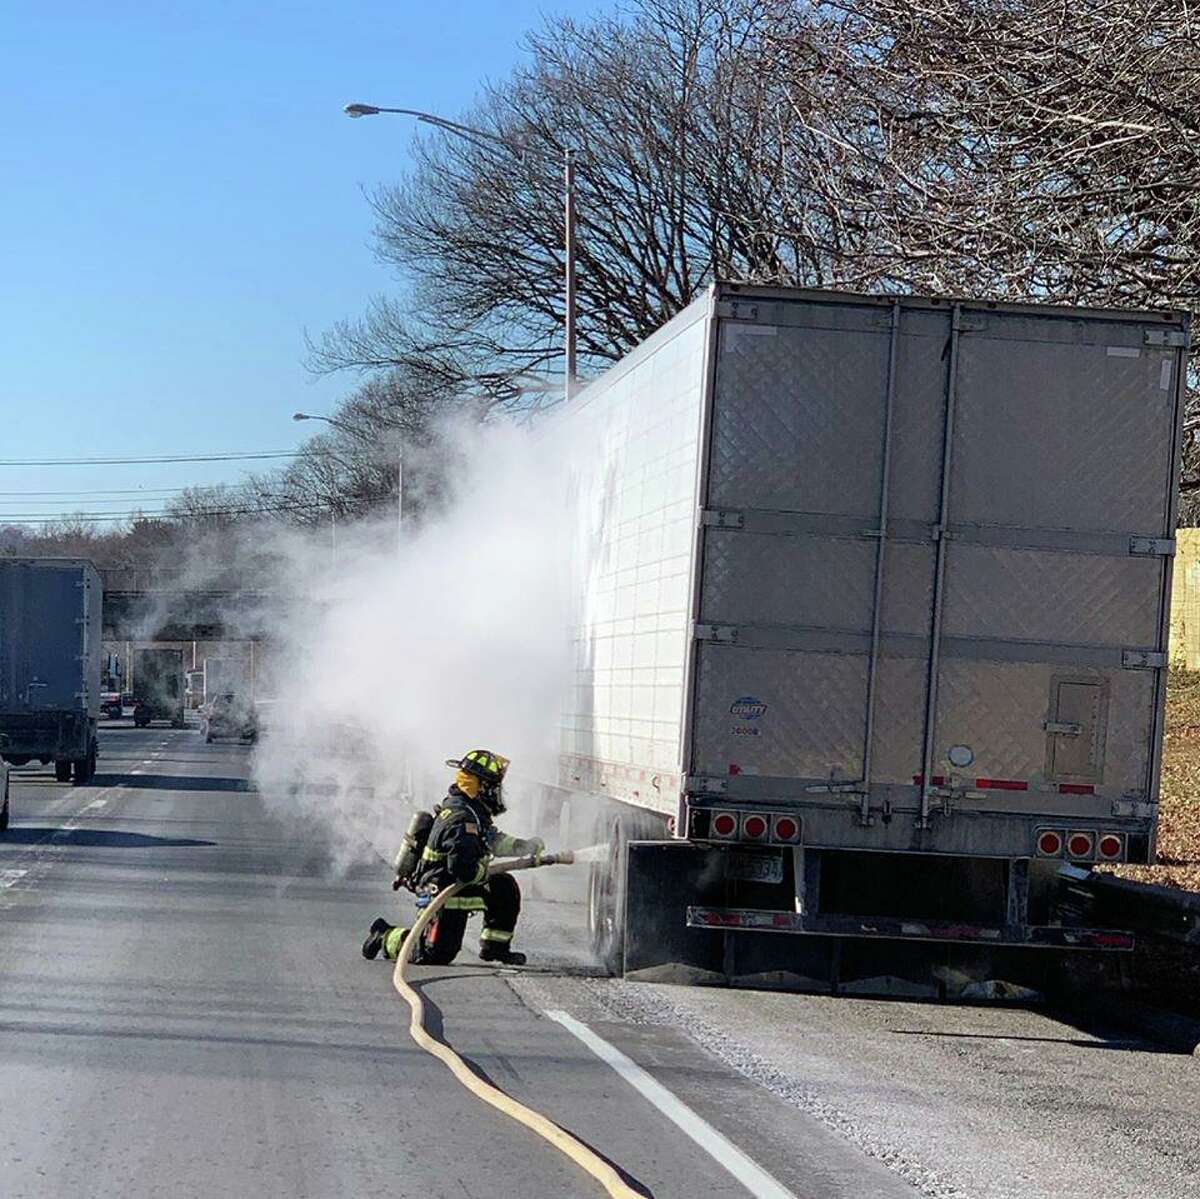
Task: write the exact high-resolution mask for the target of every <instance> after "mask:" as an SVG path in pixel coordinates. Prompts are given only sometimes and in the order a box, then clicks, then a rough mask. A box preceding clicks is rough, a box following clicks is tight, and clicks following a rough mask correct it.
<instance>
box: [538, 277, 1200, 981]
mask: <svg viewBox="0 0 1200 1199" xmlns="http://www.w3.org/2000/svg"><path fill="white" fill-rule="evenodd" d="M1187 344H1188V318H1187V316H1186V314H1184V313H1182V312H1124V311H1092V310H1083V309H1073V308H1058V307H1046V306H1033V305H1013V304H991V303H976V302H970V301H950V300H938V299H920V298H911V297H872V296H857V295H845V294H833V293H823V292H811V291H789V290H780V289H764V288H758V287H748V286H735V285H718V286H716V287H714V288H713V289H712V290H711V292H710V293H709V294H707V295H706V296H704V297H703V298H701V299H699V300H697V301H696V302H695V303H694V304H692V305H691V306H690V307H689V308H688V309H686V310H685V311H684V312H682V313H680V314H679V315H678V316H677V317H676V318H675V319H674V320H672V321H671V322H670V323H669V324H667V325H666V326H665V327H664V328H663V329H661V330H660V331H659V332H658V333H656V334H655V335H654V336H653V337H651V338H650V339H649V340H648V341H647V342H646V343H645V344H644V345H642V346H641V347H639V348H638V349H637V350H636V351H634V352H633V353H631V354H630V355H629V356H628V357H626V358H625V359H623V360H622V361H621V362H619V363H618V364H617V365H616V366H614V367H613V368H612V369H611V370H609V371H608V372H607V373H606V374H605V375H604V376H603V377H602V378H600V379H599V380H597V381H596V382H594V383H592V384H591V385H589V386H588V387H587V388H586V389H584V390H583V392H582V393H581V394H580V395H579V396H578V397H577V398H576V399H575V400H574V401H573V402H572V404H571V405H569V406H568V407H567V408H566V409H564V410H563V412H562V413H561V414H560V415H559V416H558V418H557V420H558V421H559V422H567V424H568V429H567V431H568V432H569V433H573V436H568V437H566V438H559V441H560V442H566V443H569V444H573V445H576V446H577V447H578V451H577V452H574V453H573V454H572V462H571V466H572V470H573V473H574V485H573V487H572V491H573V494H574V495H575V502H576V511H577V516H578V534H579V535H578V539H577V540H578V551H577V555H578V561H577V562H576V564H575V565H576V578H577V580H578V585H577V588H576V597H577V601H578V604H579V611H578V613H577V621H576V625H577V634H578V635H577V640H576V651H577V653H576V663H575V672H574V679H573V688H572V691H571V695H572V699H571V701H570V702H569V703H568V705H567V708H568V710H567V712H566V715H565V719H564V721H563V726H562V742H561V748H562V754H561V765H560V776H559V778H558V779H557V780H555V786H554V789H553V795H554V796H555V797H556V801H559V802H562V803H563V805H564V807H565V818H566V819H568V820H569V822H570V824H571V825H572V827H574V828H579V827H581V826H582V825H583V824H585V823H586V822H588V821H593V822H600V823H601V825H602V832H603V834H604V835H605V836H606V837H608V838H610V845H611V846H612V854H611V859H610V860H609V861H608V862H606V863H604V864H602V865H600V866H598V867H597V868H596V869H595V870H594V872H593V879H592V883H591V887H590V892H591V898H590V906H591V922H592V929H593V937H594V940H595V943H596V948H597V950H598V952H599V953H600V954H601V955H602V956H603V957H604V958H605V959H606V960H607V961H608V962H609V964H610V965H611V966H613V967H614V968H616V969H621V968H624V969H625V970H627V971H633V970H636V969H641V968H644V967H653V966H657V965H667V964H670V963H679V962H682V963H685V964H688V965H690V966H692V967H694V968H702V969H707V970H712V971H713V972H715V973H718V974H724V975H725V976H727V977H728V976H730V975H731V974H733V975H736V974H755V973H756V972H757V973H758V974H760V975H762V974H765V973H767V972H770V971H772V970H788V971H791V973H792V974H797V975H801V976H803V975H806V974H808V973H813V972H815V971H817V969H818V967H817V966H816V965H814V963H813V961H812V959H813V958H814V956H818V957H819V956H820V955H822V954H826V955H828V954H836V953H839V952H842V951H841V950H838V949H836V948H835V947H834V944H835V940H836V941H837V942H839V943H845V940H846V938H850V939H851V942H852V945H853V947H854V948H855V949H856V950H858V951H860V952H861V951H862V950H863V942H864V941H866V940H868V939H876V938H882V939H884V940H887V941H896V940H904V939H915V940H921V941H957V942H966V943H969V944H976V945H980V944H981V945H988V946H1003V945H1019V946H1031V945H1040V946H1086V947H1093V948H1099V947H1112V948H1118V947H1128V946H1129V945H1130V944H1131V942H1130V940H1129V939H1128V938H1127V937H1125V936H1124V935H1123V934H1120V933H1105V932H1096V931H1095V930H1085V929H1082V928H1077V927H1071V926H1070V925H1069V924H1064V923H1063V922H1061V920H1060V919H1059V917H1058V914H1057V913H1056V911H1055V910H1054V907H1053V903H1052V896H1053V889H1052V887H1050V886H1049V882H1052V881H1053V878H1054V876H1055V875H1056V874H1057V871H1058V868H1059V867H1060V866H1061V865H1062V864H1064V863H1074V864H1076V865H1083V866H1090V865H1091V864H1094V863H1097V862H1146V861H1150V860H1152V858H1153V853H1154V830H1155V815H1156V811H1157V800H1158V776H1159V765H1160V753H1161V745H1162V724H1163V706H1164V696H1165V686H1166V665H1167V658H1166V650H1167V632H1168V623H1169V622H1168V614H1169V599H1170V582H1171V564H1172V554H1173V552H1174V540H1173V537H1174V527H1175V520H1176V500H1177V488H1176V481H1177V478H1178V474H1179V466H1180V443H1181V410H1182V395H1183V386H1184V373H1185V361H1186V357H1185V356H1186V352H1187ZM559 430H560V432H561V431H562V428H561V425H560V426H559ZM1042 884H1046V885H1042ZM764 931H770V932H776V933H788V934H798V935H796V936H788V937H782V938H781V937H765V936H763V935H761V934H762V933H763V932H764ZM768 944H769V946H770V948H769V949H768V948H767V946H768ZM886 950H887V947H886V946H881V945H879V944H878V942H876V944H875V945H874V947H871V948H870V952H871V953H874V954H875V955H876V956H878V955H879V954H880V953H886Z"/></svg>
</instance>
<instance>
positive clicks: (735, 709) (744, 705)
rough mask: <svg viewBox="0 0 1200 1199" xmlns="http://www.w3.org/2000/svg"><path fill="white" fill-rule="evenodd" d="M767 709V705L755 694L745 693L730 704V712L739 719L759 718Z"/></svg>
mask: <svg viewBox="0 0 1200 1199" xmlns="http://www.w3.org/2000/svg"><path fill="white" fill-rule="evenodd" d="M766 710H767V705H766V704H764V703H763V701H762V700H761V699H755V698H754V696H753V695H743V696H742V698H741V699H735V700H734V701H733V703H731V704H730V705H729V714H730V715H731V716H736V717H737V718H738V720H758V719H759V718H760V717H761V716H762V715H763V713H764V712H766Z"/></svg>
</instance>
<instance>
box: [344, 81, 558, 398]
mask: <svg viewBox="0 0 1200 1199" xmlns="http://www.w3.org/2000/svg"><path fill="white" fill-rule="evenodd" d="M342 111H343V112H345V114H346V115H347V116H348V117H355V118H357V117H373V116H378V115H379V114H380V113H396V114H398V115H400V116H405V117H415V118H416V120H418V121H421V122H423V123H424V124H426V125H433V126H435V127H436V128H438V129H444V130H445V131H446V132H447V133H453V134H454V135H455V136H457V137H461V138H462V139H463V140H464V141H469V142H480V141H484V142H491V143H493V144H494V145H497V146H502V147H503V148H504V149H506V150H508V151H509V153H511V154H515V155H516V156H517V157H518V158H520V159H524V158H525V156H526V155H527V154H529V153H533V154H535V155H536V156H538V157H539V158H546V157H549V156H548V155H547V154H546V153H545V151H543V150H533V151H530V150H529V149H528V148H526V147H525V146H521V145H518V144H517V143H515V142H510V141H508V140H506V139H505V138H502V137H497V136H496V134H494V133H489V132H488V131H487V130H486V129H475V128H474V127H472V126H471V125H462V124H459V122H458V121H448V120H447V119H446V118H445V117H439V116H438V115H437V114H436V113H432V112H422V111H421V110H420V109H418V108H381V107H380V106H379V105H377V104H347V105H346V106H345V108H344V109H343V110H342ZM563 157H564V172H563V184H564V188H565V191H566V195H565V202H564V205H563V208H564V212H563V224H564V230H563V267H564V273H565V275H566V282H565V296H564V303H563V354H564V372H563V373H564V374H565V376H566V384H565V394H566V398H567V399H568V400H569V399H570V398H571V396H572V394H573V393H574V391H575V377H576V366H575V358H576V336H575V328H576V302H575V151H574V150H571V149H564V150H563Z"/></svg>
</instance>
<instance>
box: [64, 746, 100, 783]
mask: <svg viewBox="0 0 1200 1199" xmlns="http://www.w3.org/2000/svg"><path fill="white" fill-rule="evenodd" d="M97 748H98V747H97V745H96V742H95V741H93V742H92V744H91V745H90V746H89V747H88V756H87V757H86V758H80V759H79V760H78V761H76V762H75V770H74V773H73V775H72V777H71V782H72V783H73V784H74V785H75V786H76V787H82V786H84V785H85V784H87V783H90V782H91V781H92V779H94V778H95V777H96V753H97Z"/></svg>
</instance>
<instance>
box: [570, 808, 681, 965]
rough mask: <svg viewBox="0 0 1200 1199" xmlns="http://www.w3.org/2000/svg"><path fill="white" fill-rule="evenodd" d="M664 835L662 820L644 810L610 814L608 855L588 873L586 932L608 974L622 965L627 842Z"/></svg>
mask: <svg viewBox="0 0 1200 1199" xmlns="http://www.w3.org/2000/svg"><path fill="white" fill-rule="evenodd" d="M664 835H665V830H664V828H663V825H662V822H661V821H660V820H658V819H657V818H655V817H654V816H652V815H650V814H649V813H646V812H637V811H633V810H630V811H628V812H621V813H620V814H618V815H614V816H613V817H611V819H610V821H609V824H608V826H607V838H608V856H607V857H606V858H605V860H604V861H601V862H594V863H593V864H592V867H591V870H590V871H589V873H588V931H589V932H590V933H591V941H592V953H593V954H594V955H595V957H596V960H597V961H598V962H599V963H600V965H601V966H603V967H604V969H605V970H607V971H608V972H609V974H621V973H622V972H623V970H624V968H625V874H626V865H627V863H628V861H629V842H630V841H656V840H660V839H661V838H662V837H663V836H664Z"/></svg>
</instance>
